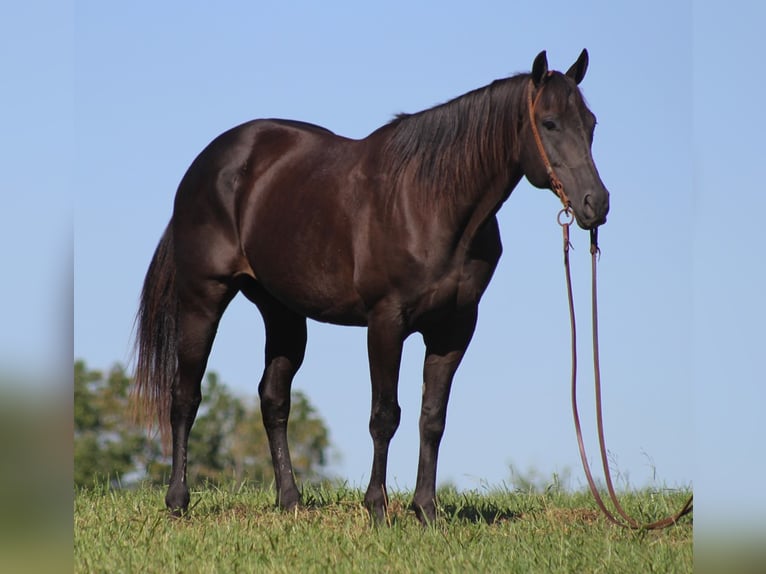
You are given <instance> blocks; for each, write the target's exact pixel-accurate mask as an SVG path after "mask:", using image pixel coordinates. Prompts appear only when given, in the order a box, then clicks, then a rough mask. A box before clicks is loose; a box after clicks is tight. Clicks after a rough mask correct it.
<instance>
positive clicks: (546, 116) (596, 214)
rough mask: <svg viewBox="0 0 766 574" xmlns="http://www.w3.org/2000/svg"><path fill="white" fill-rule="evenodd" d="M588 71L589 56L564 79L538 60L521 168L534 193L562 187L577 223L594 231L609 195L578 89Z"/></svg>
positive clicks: (590, 120) (531, 83) (591, 124)
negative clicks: (594, 151)
mask: <svg viewBox="0 0 766 574" xmlns="http://www.w3.org/2000/svg"><path fill="white" fill-rule="evenodd" d="M587 68H588V52H587V51H586V50H583V51H582V53H581V54H580V57H579V58H578V59H577V61H576V62H575V63H574V64H573V65H572V67H571V68H569V70H568V71H567V73H566V74H561V73H559V72H549V71H548V60H547V58H546V55H545V52H541V53H540V54H539V55H538V56H537V58H535V62H534V64H533V66H532V74H531V75H530V81H529V85H528V86H527V113H526V114H525V116H524V117H525V121H524V126H523V128H522V134H521V137H522V141H523V145H522V146H521V165H522V168H523V170H524V174H525V175H526V177H527V179H528V180H529V181H530V183H532V185H534V186H535V187H539V188H548V189H553V190H554V191H556V190H555V187H556V184H555V183H554V182H556V181H557V180H558V181H560V182H561V184H562V186H563V193H564V194H565V198H566V199H568V201H569V202H570V205H571V208H572V211H573V212H574V216H575V218H576V220H577V223H578V224H579V225H580V227H582V228H583V229H592V228H595V227H598V226H599V225H601V224H602V223H604V222H605V221H606V214H607V212H608V211H609V192H608V191H607V189H606V187H605V186H604V183H603V182H602V181H601V178H600V177H599V175H598V170H597V169H596V165H595V164H594V163H593V156H592V155H591V144H592V143H593V130H594V128H595V127H596V116H594V115H593V113H592V112H591V111H590V110H589V109H588V106H587V105H585V100H584V99H583V97H582V94H581V93H580V90H579V88H578V87H577V85H578V84H579V83H580V82H581V81H582V79H583V78H584V77H585V71H586V70H587ZM557 193H558V192H557ZM562 199H563V198H562Z"/></svg>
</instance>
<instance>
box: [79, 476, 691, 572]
mask: <svg viewBox="0 0 766 574" xmlns="http://www.w3.org/2000/svg"><path fill="white" fill-rule="evenodd" d="M410 496H411V494H410V493H393V494H392V495H391V503H390V512H389V517H388V522H389V524H388V525H387V526H382V527H374V526H372V525H371V524H370V520H369V518H368V516H367V513H366V511H365V510H364V508H363V507H362V492H360V491H359V490H356V489H350V488H344V487H332V488H330V487H327V488H308V487H307V488H306V490H305V491H304V503H305V507H304V508H301V509H299V510H297V511H295V512H281V511H279V510H277V509H275V508H274V505H273V499H274V494H273V492H271V491H270V490H268V489H266V490H264V489H259V488H255V487H250V486H240V487H238V488H233V487H232V488H226V489H222V488H215V487H212V486H208V487H205V488H203V489H199V490H196V491H193V492H192V505H193V508H192V509H191V511H190V513H189V515H188V516H187V517H185V518H181V519H173V518H170V517H169V516H168V515H167V513H166V512H165V511H164V507H163V497H164V490H160V489H156V488H144V489H139V490H132V491H114V490H109V489H108V488H100V487H95V488H91V489H86V490H81V491H78V492H77V493H76V494H75V503H74V571H75V572H110V573H118V572H183V573H192V572H211V573H212V572H291V573H295V572H301V573H303V572H419V573H420V572H439V573H441V572H460V573H462V572H523V573H533V572H541V573H549V572H663V573H669V572H691V571H692V520H691V519H690V518H689V517H685V518H683V519H681V522H680V523H679V524H678V525H676V526H674V527H672V528H669V529H666V530H663V531H659V532H641V531H639V532H632V531H627V530H623V529H620V528H617V527H614V526H611V525H610V524H609V523H607V522H606V521H605V520H604V519H603V518H602V517H601V516H600V515H599V512H598V509H597V508H596V506H595V504H594V503H593V501H592V499H591V498H590V495H589V494H587V493H574V494H572V493H565V492H556V491H554V492H548V493H543V494H540V493H528V494H527V493H519V492H511V491H509V490H507V489H498V490H495V491H493V490H488V491H486V492H456V491H454V490H448V489H447V490H443V491H440V493H439V503H440V507H441V508H440V510H441V517H440V518H439V520H438V521H437V523H436V524H435V525H432V526H431V527H428V528H423V527H421V526H420V524H419V523H418V522H417V520H416V519H415V517H414V515H413V514H412V513H411V512H409V511H407V504H408V502H409V499H410ZM686 496H688V493H684V492H673V493H656V492H650V491H642V492H635V493H629V494H626V495H625V496H624V497H623V499H624V505H625V507H626V510H628V512H631V513H632V514H633V515H634V516H636V517H637V518H644V519H646V520H649V519H654V518H657V517H660V516H664V515H666V514H669V513H670V512H671V510H673V509H675V508H677V507H679V506H680V505H681V504H682V502H683V501H684V500H685V497H686Z"/></svg>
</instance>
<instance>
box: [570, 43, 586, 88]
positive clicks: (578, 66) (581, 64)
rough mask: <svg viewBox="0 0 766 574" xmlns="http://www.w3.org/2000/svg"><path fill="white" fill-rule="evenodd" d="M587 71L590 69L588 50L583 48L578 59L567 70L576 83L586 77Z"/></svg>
mask: <svg viewBox="0 0 766 574" xmlns="http://www.w3.org/2000/svg"><path fill="white" fill-rule="evenodd" d="M586 71H588V50H583V51H582V52H580V57H579V58H577V61H576V62H575V63H574V64H572V67H571V68H569V69H568V70H567V76H569V77H570V78H572V79H573V80H574V81H575V84H579V83H580V82H582V79H583V78H584V77H585V72H586Z"/></svg>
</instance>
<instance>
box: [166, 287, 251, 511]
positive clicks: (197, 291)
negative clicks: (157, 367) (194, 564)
mask: <svg viewBox="0 0 766 574" xmlns="http://www.w3.org/2000/svg"><path fill="white" fill-rule="evenodd" d="M235 294H236V290H235V289H233V288H231V286H229V285H227V284H225V283H222V282H220V281H215V280H208V281H207V282H205V283H203V284H201V285H196V286H194V288H192V287H191V286H190V285H188V284H184V285H179V291H178V317H177V321H178V323H177V325H178V335H179V340H178V378H177V382H176V384H175V385H174V386H173V393H172V399H171V401H172V402H171V407H170V425H171V429H172V437H173V439H172V440H173V466H172V471H171V474H170V485H169V487H168V492H167V494H166V496H165V504H166V505H167V507H168V508H169V509H170V510H171V511H172V512H173V513H174V514H177V515H178V514H182V513H183V512H185V511H186V509H187V508H188V507H189V487H188V486H187V484H186V451H187V447H188V444H189V432H190V431H191V428H192V424H193V423H194V419H195V417H196V416H197V409H198V408H199V404H200V401H201V400H202V392H201V383H202V377H203V375H204V374H205V368H206V366H207V359H208V355H209V354H210V349H211V347H212V345H213V339H214V338H215V333H216V329H217V328H218V322H219V321H220V319H221V315H223V312H224V310H225V309H226V306H227V305H228V304H229V302H230V301H231V299H232V298H233V297H234V295H235Z"/></svg>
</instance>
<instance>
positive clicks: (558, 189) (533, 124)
mask: <svg viewBox="0 0 766 574" xmlns="http://www.w3.org/2000/svg"><path fill="white" fill-rule="evenodd" d="M552 74H553V72H548V76H551V75H552ZM534 89H535V82H534V80H532V79H530V80H529V85H528V86H527V110H528V111H529V127H530V128H531V130H532V135H533V136H534V138H535V144H536V145H537V151H538V153H539V154H540V157H541V158H542V160H543V164H544V165H545V171H546V172H547V173H548V179H549V180H550V183H551V189H552V190H553V192H554V193H555V194H556V195H557V196H558V197H559V199H560V200H561V203H562V204H563V205H564V211H566V212H567V213H569V210H570V208H571V207H572V204H571V202H570V201H569V198H568V197H567V194H566V193H565V192H564V184H563V183H561V180H560V179H559V178H558V176H557V175H556V172H555V171H554V170H553V165H551V160H550V159H549V158H548V153H547V152H546V151H545V146H543V140H542V138H541V137H540V130H538V129H537V121H536V120H535V108H536V107H537V103H538V101H539V100H540V95H541V94H542V93H543V88H542V86H541V87H540V89H539V90H537V95H536V96H535V97H534V99H533V98H532V92H533V91H534Z"/></svg>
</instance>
